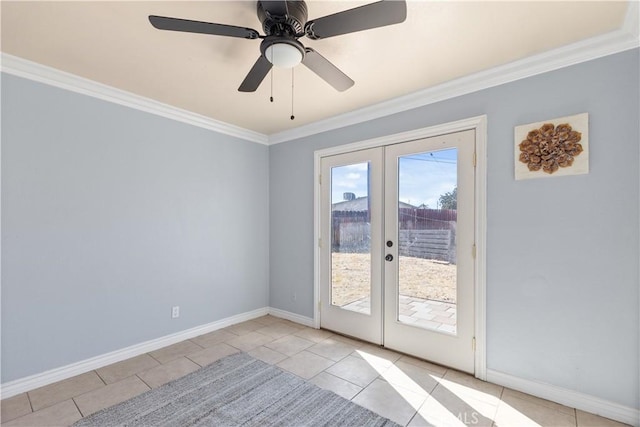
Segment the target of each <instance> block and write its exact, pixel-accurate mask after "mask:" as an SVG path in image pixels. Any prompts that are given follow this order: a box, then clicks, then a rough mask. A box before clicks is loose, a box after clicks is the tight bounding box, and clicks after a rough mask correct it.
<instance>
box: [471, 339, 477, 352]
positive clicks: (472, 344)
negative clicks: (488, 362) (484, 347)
mask: <svg viewBox="0 0 640 427" xmlns="http://www.w3.org/2000/svg"><path fill="white" fill-rule="evenodd" d="M471 348H472V349H473V351H476V337H473V338H472V339H471Z"/></svg>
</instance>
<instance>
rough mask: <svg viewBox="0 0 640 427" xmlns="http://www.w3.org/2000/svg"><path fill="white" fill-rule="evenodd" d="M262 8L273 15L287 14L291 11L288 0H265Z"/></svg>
mask: <svg viewBox="0 0 640 427" xmlns="http://www.w3.org/2000/svg"><path fill="white" fill-rule="evenodd" d="M260 3H262V8H263V9H264V10H265V12H269V15H271V16H285V15H287V14H288V13H289V8H288V7H287V2H286V1H283V0H277V1H276V0H263V1H261V2H260Z"/></svg>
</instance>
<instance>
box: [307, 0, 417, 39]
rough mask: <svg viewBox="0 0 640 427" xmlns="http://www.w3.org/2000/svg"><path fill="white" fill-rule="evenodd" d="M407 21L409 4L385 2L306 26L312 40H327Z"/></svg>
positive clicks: (317, 20)
mask: <svg viewBox="0 0 640 427" xmlns="http://www.w3.org/2000/svg"><path fill="white" fill-rule="evenodd" d="M405 19H407V4H406V2H405V1H404V0H401V1H395V0H383V1H379V2H377V3H371V4H366V5H364V6H360V7H356V8H354V9H349V10H345V11H343V12H338V13H334V14H333V15H327V16H323V17H322V18H318V19H314V20H311V21H309V22H307V24H306V25H305V27H304V29H305V33H306V34H307V37H309V38H310V39H326V38H327V37H333V36H338V35H341V34H348V33H355V32H356V31H363V30H369V29H371V28H378V27H384V26H387V25H393V24H399V23H401V22H403V21H404V20H405Z"/></svg>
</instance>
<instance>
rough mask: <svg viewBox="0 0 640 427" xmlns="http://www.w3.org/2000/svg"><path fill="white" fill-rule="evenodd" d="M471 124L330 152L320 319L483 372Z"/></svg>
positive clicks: (325, 172)
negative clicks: (478, 352) (477, 361)
mask: <svg viewBox="0 0 640 427" xmlns="http://www.w3.org/2000/svg"><path fill="white" fill-rule="evenodd" d="M474 152H475V131H473V130H468V131H462V132H456V133H450V134H446V135H442V136H437V137H430V138H424V139H420V140H415V141H409V142H403V143H400V144H393V145H388V146H385V147H376V148H370V149H365V150H360V151H354V152H350V153H345V154H338V155H332V156H327V157H323V158H321V162H320V164H321V190H320V191H321V193H320V194H321V200H320V207H321V214H320V237H321V242H322V244H321V248H320V325H321V327H323V328H326V329H330V330H333V331H336V332H340V333H343V334H346V335H350V336H353V337H357V338H361V339H363V340H365V341H369V342H372V343H375V344H380V345H384V346H385V347H388V348H391V349H394V350H398V351H401V352H404V353H407V354H412V355H415V356H417V357H421V358H424V359H427V360H431V361H434V362H437V363H440V364H443V365H446V366H451V367H453V368H457V369H460V370H463V371H466V372H471V373H473V372H474V342H473V339H474V319H475V316H474V290H475V286H474V259H473V256H474V241H475V236H474V229H475V228H474V217H475V216H474V209H475V207H474V176H475V174H474Z"/></svg>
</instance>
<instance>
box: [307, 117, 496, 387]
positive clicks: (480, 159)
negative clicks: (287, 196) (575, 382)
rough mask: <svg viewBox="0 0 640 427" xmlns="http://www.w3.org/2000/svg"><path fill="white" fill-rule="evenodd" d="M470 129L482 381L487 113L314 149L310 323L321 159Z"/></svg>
mask: <svg viewBox="0 0 640 427" xmlns="http://www.w3.org/2000/svg"><path fill="white" fill-rule="evenodd" d="M469 129H473V130H475V135H476V169H475V195H476V201H475V202H476V203H475V210H476V211H475V235H476V242H475V243H476V258H475V272H474V276H475V277H474V279H475V286H476V289H475V290H476V292H475V339H476V340H475V343H476V352H475V376H476V378H479V379H481V380H486V377H487V359H486V354H487V352H486V223H487V218H486V217H487V215H486V209H487V203H486V200H487V168H486V167H487V116H486V115H482V116H477V117H471V118H469V119H463V120H458V121H455V122H450V123H444V124H441V125H436V126H429V127H426V128H422V129H416V130H412V131H408V132H402V133H397V134H394V135H388V136H383V137H379V138H374V139H368V140H365V141H359V142H355V143H352V144H345V145H340V146H337V147H332V148H327V149H323V150H318V151H316V152H314V175H313V176H314V186H313V203H314V207H313V208H314V209H313V223H314V230H313V237H314V242H315V243H314V249H313V251H314V272H313V273H314V274H313V277H314V279H313V281H314V291H313V300H314V310H313V324H314V326H315V327H316V328H319V327H320V310H319V305H318V304H319V301H320V250H319V245H320V196H321V189H320V173H321V165H320V159H321V158H322V157H326V156H331V155H334V154H342V153H347V152H350V151H356V150H362V149H366V148H373V147H381V146H385V145H389V144H398V143H401V142H408V141H414V140H417V139H423V138H428V137H432V136H438V135H442V134H447V133H452V132H459V131H464V130H469Z"/></svg>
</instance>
